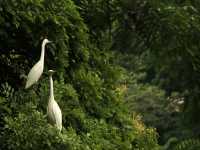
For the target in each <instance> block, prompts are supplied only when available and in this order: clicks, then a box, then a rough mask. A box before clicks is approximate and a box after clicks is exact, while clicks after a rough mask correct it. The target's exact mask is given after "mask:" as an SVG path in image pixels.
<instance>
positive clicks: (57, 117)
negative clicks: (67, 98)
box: [47, 70, 62, 131]
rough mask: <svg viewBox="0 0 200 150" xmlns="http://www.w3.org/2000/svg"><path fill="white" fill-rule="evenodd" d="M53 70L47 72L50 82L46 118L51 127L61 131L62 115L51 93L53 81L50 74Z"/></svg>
mask: <svg viewBox="0 0 200 150" xmlns="http://www.w3.org/2000/svg"><path fill="white" fill-rule="evenodd" d="M53 72H54V71H53V70H49V81H50V96H49V102H48V106H47V116H48V120H49V122H50V123H51V124H52V125H55V126H56V127H57V128H58V129H59V130H60V131H61V130H62V113H61V110H60V107H59V106H58V104H57V102H56V101H55V99H54V92H53V79H52V74H53Z"/></svg>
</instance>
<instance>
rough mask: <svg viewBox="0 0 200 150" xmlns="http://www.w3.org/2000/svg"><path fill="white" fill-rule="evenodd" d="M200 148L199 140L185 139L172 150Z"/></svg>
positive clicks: (194, 149) (195, 149)
mask: <svg viewBox="0 0 200 150" xmlns="http://www.w3.org/2000/svg"><path fill="white" fill-rule="evenodd" d="M199 148H200V141H199V139H187V140H184V141H181V142H179V143H178V144H177V145H176V146H175V148H174V150H197V149H199Z"/></svg>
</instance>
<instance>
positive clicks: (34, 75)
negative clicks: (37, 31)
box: [25, 39, 51, 89]
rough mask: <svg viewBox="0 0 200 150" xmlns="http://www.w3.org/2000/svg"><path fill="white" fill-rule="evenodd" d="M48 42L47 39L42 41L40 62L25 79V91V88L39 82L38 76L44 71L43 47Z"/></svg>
mask: <svg viewBox="0 0 200 150" xmlns="http://www.w3.org/2000/svg"><path fill="white" fill-rule="evenodd" d="M50 42H51V41H49V40H48V39H44V40H43V42H42V47H41V56H40V60H39V61H38V62H37V63H36V64H35V65H34V66H33V68H32V69H31V70H30V72H29V74H28V77H27V81H26V86H25V89H27V88H29V87H31V86H32V85H33V84H35V83H36V82H37V81H38V80H39V78H40V76H41V75H42V72H43V69H44V54H45V45H46V44H47V43H50Z"/></svg>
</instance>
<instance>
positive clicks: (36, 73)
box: [25, 61, 43, 89]
mask: <svg viewBox="0 0 200 150" xmlns="http://www.w3.org/2000/svg"><path fill="white" fill-rule="evenodd" d="M42 72H43V64H42V63H41V62H40V61H39V62H38V63H36V64H35V65H34V66H33V68H32V69H31V70H30V72H29V74H28V77H27V81H26V87H25V88H26V89H27V88H29V87H30V86H32V85H33V84H34V83H36V82H37V81H38V80H39V78H40V76H41V75H42Z"/></svg>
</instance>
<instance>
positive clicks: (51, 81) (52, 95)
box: [49, 75, 54, 100]
mask: <svg viewBox="0 0 200 150" xmlns="http://www.w3.org/2000/svg"><path fill="white" fill-rule="evenodd" d="M49 80H50V100H53V99H54V94H53V79H52V75H50V76H49Z"/></svg>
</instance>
